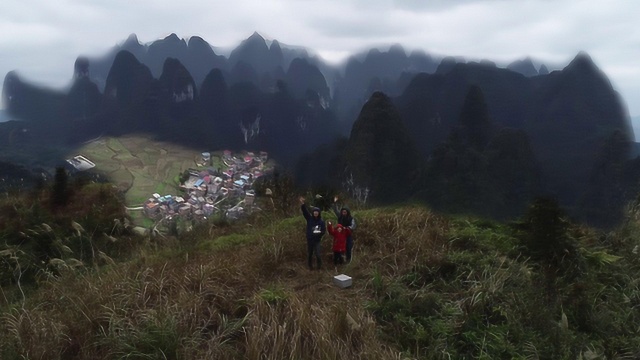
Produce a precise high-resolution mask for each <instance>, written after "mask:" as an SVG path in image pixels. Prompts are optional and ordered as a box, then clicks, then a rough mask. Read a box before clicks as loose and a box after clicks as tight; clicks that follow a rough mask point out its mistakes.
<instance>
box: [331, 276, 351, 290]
mask: <svg viewBox="0 0 640 360" xmlns="http://www.w3.org/2000/svg"><path fill="white" fill-rule="evenodd" d="M333 285H335V286H337V287H339V288H343V289H344V288H348V287H349V286H351V276H347V275H345V274H340V275H336V276H334V277H333Z"/></svg>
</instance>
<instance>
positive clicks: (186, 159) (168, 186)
mask: <svg viewBox="0 0 640 360" xmlns="http://www.w3.org/2000/svg"><path fill="white" fill-rule="evenodd" d="M77 152H78V153H79V154H82V155H84V156H86V157H87V158H89V159H90V160H91V161H93V162H94V163H95V164H96V168H95V170H96V171H98V172H101V173H103V174H105V175H106V176H107V177H108V178H109V179H110V180H111V181H112V182H113V183H114V184H116V185H117V186H118V187H119V188H120V189H121V190H122V191H123V192H124V193H125V200H126V202H127V205H129V206H139V205H141V204H142V203H143V202H144V201H145V200H146V199H148V198H149V196H151V194H153V193H155V192H157V193H160V194H162V195H166V194H176V193H177V192H178V190H177V186H178V184H177V183H176V177H177V175H179V174H180V173H182V172H183V171H184V170H186V169H188V168H196V167H197V164H196V160H198V159H199V156H200V153H201V151H199V150H195V149H189V148H186V147H183V146H179V145H175V144H171V143H167V142H161V141H156V140H153V139H150V138H147V137H145V136H144V135H128V136H124V137H119V138H100V139H97V140H95V141H92V142H91V143H88V144H85V145H84V146H83V147H81V148H80V149H78V150H77Z"/></svg>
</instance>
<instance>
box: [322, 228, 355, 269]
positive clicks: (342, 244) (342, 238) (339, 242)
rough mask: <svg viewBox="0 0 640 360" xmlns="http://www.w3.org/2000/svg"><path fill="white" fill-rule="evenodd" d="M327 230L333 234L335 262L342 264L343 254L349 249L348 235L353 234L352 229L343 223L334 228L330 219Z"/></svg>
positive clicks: (335, 263)
mask: <svg viewBox="0 0 640 360" xmlns="http://www.w3.org/2000/svg"><path fill="white" fill-rule="evenodd" d="M327 230H328V231H329V234H331V235H332V236H333V264H334V265H338V264H342V263H344V259H343V258H342V255H343V254H344V253H345V252H346V251H347V237H349V235H351V229H349V228H348V227H344V226H342V225H341V224H338V225H337V226H336V227H335V228H334V227H333V224H332V223H331V221H329V226H328V227H327Z"/></svg>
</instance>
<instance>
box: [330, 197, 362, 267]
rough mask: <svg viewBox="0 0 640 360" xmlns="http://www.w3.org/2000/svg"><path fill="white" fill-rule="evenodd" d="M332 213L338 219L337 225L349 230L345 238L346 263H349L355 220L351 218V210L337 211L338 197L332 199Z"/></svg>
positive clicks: (344, 207)
mask: <svg viewBox="0 0 640 360" xmlns="http://www.w3.org/2000/svg"><path fill="white" fill-rule="evenodd" d="M332 209H333V212H334V214H336V217H337V218H338V224H340V225H342V226H344V227H345V228H347V229H349V236H347V252H346V260H347V263H350V262H351V252H352V251H353V231H354V230H355V229H356V220H355V219H354V218H353V216H351V210H349V208H348V207H346V206H343V207H342V208H340V210H338V197H337V196H336V197H334V198H333V207H332Z"/></svg>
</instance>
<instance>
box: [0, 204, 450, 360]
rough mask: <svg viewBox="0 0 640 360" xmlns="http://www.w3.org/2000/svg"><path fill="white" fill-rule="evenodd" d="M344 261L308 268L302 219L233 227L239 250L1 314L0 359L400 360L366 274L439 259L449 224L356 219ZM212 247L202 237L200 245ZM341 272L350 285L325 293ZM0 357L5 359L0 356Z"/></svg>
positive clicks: (56, 284) (405, 213)
mask: <svg viewBox="0 0 640 360" xmlns="http://www.w3.org/2000/svg"><path fill="white" fill-rule="evenodd" d="M356 215H357V216H358V217H359V219H360V220H361V221H360V224H359V229H358V230H357V233H356V247H355V250H354V260H353V262H352V263H351V264H349V265H344V266H342V267H340V268H338V269H335V268H334V267H333V265H332V263H331V255H330V240H329V239H328V238H327V239H325V241H324V244H323V245H324V249H323V251H324V257H323V260H324V269H323V270H320V271H309V270H308V269H307V268H306V244H305V240H304V232H303V225H304V223H303V220H302V217H301V216H300V217H296V218H293V219H285V220H282V221H280V222H278V223H277V224H276V225H274V226H271V227H269V226H267V227H261V228H259V229H243V230H242V232H244V233H245V236H246V237H247V238H248V239H250V240H249V241H248V242H247V243H246V244H244V245H232V246H226V247H220V248H216V250H213V251H207V252H204V251H195V252H188V253H182V254H180V255H175V256H167V255H164V256H163V257H160V258H159V257H156V256H153V255H146V256H143V257H140V259H139V260H138V261H136V262H132V263H127V264H120V265H114V266H111V267H109V268H105V269H103V270H100V271H98V272H97V273H91V274H70V275H67V276H66V277H64V278H60V279H58V280H57V281H53V282H51V283H49V284H47V285H46V286H44V287H43V288H42V289H41V290H40V291H38V292H37V293H36V294H35V295H33V296H32V297H31V298H30V299H29V301H28V302H27V305H26V307H25V308H24V309H14V310H11V311H8V312H7V313H5V315H4V316H3V324H4V325H2V326H0V335H1V336H3V337H5V338H4V340H2V341H0V344H1V345H2V347H3V353H1V354H9V355H13V356H15V357H16V358H19V357H27V358H33V359H37V358H42V359H45V358H47V359H62V358H64V359H71V358H72V359H110V358H125V357H126V358H163V357H164V358H168V359H214V358H215V359H238V358H243V359H344V358H349V359H399V358H401V357H402V356H401V354H400V353H399V351H398V350H397V349H394V348H393V347H392V346H391V345H389V344H388V343H385V342H384V341H382V340H381V337H380V336H379V335H380V332H381V331H382V330H381V328H380V327H379V325H378V324H377V323H376V322H375V321H374V319H373V317H372V314H370V313H369V312H368V310H367V308H366V303H367V302H368V301H370V300H371V297H372V291H371V284H370V280H371V279H372V277H373V276H374V273H382V274H384V276H395V275H400V274H402V273H404V272H406V271H408V269H411V268H412V267H413V266H414V265H415V263H416V262H418V261H428V259H432V258H435V257H438V256H440V254H442V253H443V252H444V251H445V249H446V247H447V239H446V236H445V235H446V234H445V233H446V231H447V230H446V229H447V227H448V223H447V220H445V219H443V218H441V217H438V216H435V215H433V214H432V213H430V212H429V211H428V210H426V209H424V208H419V207H416V208H405V209H401V210H392V209H383V210H370V211H363V212H362V214H356ZM209 240H212V239H209ZM342 272H344V273H347V274H349V275H350V276H352V277H353V279H354V280H353V281H354V285H353V287H352V288H349V289H345V290H342V289H339V288H337V287H334V286H333V285H332V284H331V282H332V276H333V275H335V274H337V273H342ZM5 356H6V355H5Z"/></svg>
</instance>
